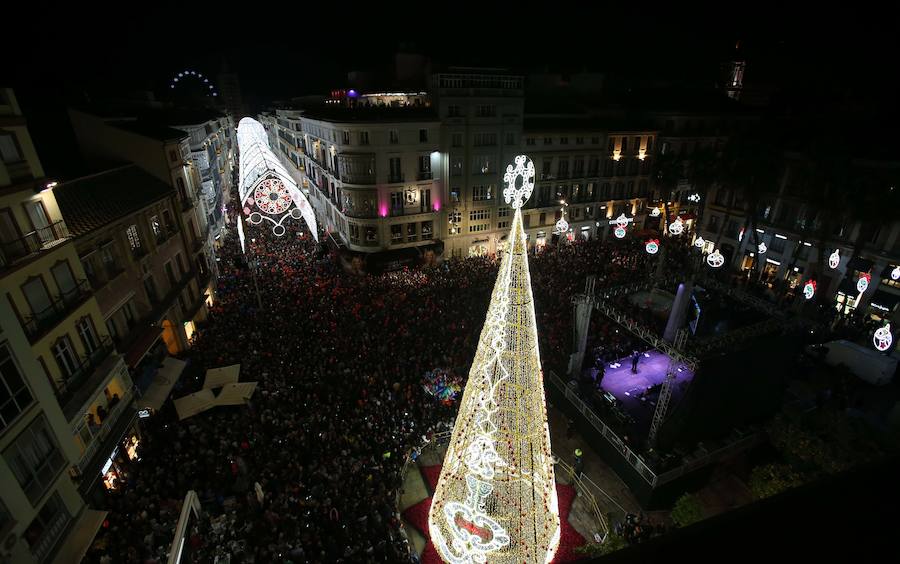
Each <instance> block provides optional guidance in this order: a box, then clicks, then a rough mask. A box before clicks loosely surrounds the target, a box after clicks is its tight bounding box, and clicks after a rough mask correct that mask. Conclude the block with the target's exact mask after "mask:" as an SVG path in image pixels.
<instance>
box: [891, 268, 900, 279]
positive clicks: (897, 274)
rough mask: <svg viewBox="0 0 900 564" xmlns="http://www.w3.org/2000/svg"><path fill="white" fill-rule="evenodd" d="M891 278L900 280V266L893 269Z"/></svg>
mask: <svg viewBox="0 0 900 564" xmlns="http://www.w3.org/2000/svg"><path fill="white" fill-rule="evenodd" d="M891 280H900V266H895V267H894V270H892V271H891Z"/></svg>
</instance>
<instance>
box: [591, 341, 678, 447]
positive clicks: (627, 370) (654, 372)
mask: <svg viewBox="0 0 900 564" xmlns="http://www.w3.org/2000/svg"><path fill="white" fill-rule="evenodd" d="M668 366H669V357H668V356H667V355H665V354H663V353H661V352H659V351H656V350H649V351H645V352H642V353H641V358H640V361H639V362H638V368H637V373H636V374H635V373H632V372H631V356H627V357H625V358H621V359H619V360H617V361H615V362H611V363H607V364H606V374H605V375H604V376H603V381H602V382H601V383H600V393H599V394H598V395H600V396H601V397H600V398H599V399H601V400H602V396H603V395H604V394H605V393H606V392H608V393H610V394H612V395H613V396H615V399H616V400H618V402H619V408H620V409H621V410H622V411H624V412H625V413H627V414H628V415H629V416H630V417H631V418H632V420H633V421H634V429H633V430H634V431H636V432H637V433H638V434H639V436H644V435H646V433H647V432H648V431H649V429H650V422H651V421H652V419H653V410H654V409H656V400H657V398H658V397H659V388H658V387H657V388H655V389H653V391H652V392H648V393H647V394H646V395H644V392H647V391H648V390H649V389H650V388H653V386H657V385H661V384H662V383H663V380H665V378H666V370H667V368H668ZM589 370H590V377H591V380H592V381H595V378H596V376H597V369H596V368H591V369H589ZM693 377H694V373H693V372H692V371H691V370H690V369H688V368H687V367H686V366H678V367H677V371H676V373H675V386H674V387H673V389H672V400H671V402H672V403H670V404H669V408H670V409H671V407H672V404H673V403H675V402H677V401H678V400H679V399H680V398H681V395H682V390H683V389H684V388H686V386H687V383H688V382H690V381H691V379H692V378H693ZM604 401H605V400H604Z"/></svg>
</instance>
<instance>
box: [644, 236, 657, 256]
mask: <svg viewBox="0 0 900 564" xmlns="http://www.w3.org/2000/svg"><path fill="white" fill-rule="evenodd" d="M644 249H646V251H647V252H648V253H649V254H651V255H655V254H656V253H658V252H659V239H650V240H649V241H647V242H646V243H645V244H644Z"/></svg>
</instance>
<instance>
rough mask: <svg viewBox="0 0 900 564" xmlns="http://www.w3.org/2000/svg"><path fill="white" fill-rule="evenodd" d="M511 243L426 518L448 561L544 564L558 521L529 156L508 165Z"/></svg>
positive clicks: (554, 542) (551, 549) (555, 541)
mask: <svg viewBox="0 0 900 564" xmlns="http://www.w3.org/2000/svg"><path fill="white" fill-rule="evenodd" d="M504 180H505V181H506V183H507V187H506V189H505V190H504V191H503V194H504V198H505V200H506V203H507V204H509V205H510V207H511V208H513V210H514V216H513V221H512V229H511V233H510V235H509V245H507V247H506V250H505V251H504V254H503V259H502V261H501V264H500V272H499V273H498V275H497V281H496V283H495V284H494V291H493V294H492V295H491V303H490V305H489V306H488V313H487V319H486V320H485V323H484V327H483V328H482V330H481V337H480V339H479V342H478V350H477V351H476V353H475V360H474V362H473V363H472V368H471V370H470V371H469V381H468V383H467V384H466V389H465V392H464V393H463V398H462V402H461V404H460V408H459V413H458V415H457V417H456V424H455V425H454V427H453V435H452V437H451V440H450V446H449V448H448V449H447V454H446V457H445V459H444V465H443V467H442V468H441V475H440V479H439V481H438V485H437V488H436V490H435V493H434V502H433V504H432V506H431V511H430V513H429V515H428V528H429V531H430V534H431V538H432V540H433V541H434V544H435V546H436V548H437V550H438V553H439V554H440V556H441V558H443V559H444V560H445V561H447V562H492V563H494V562H503V563H522V562H525V563H538V562H540V563H544V562H548V561H550V560H551V559H552V557H553V554H554V553H555V552H556V547H557V546H558V544H559V535H560V520H559V507H558V501H557V495H556V485H555V480H554V473H553V463H552V459H551V457H552V455H551V451H550V432H549V429H548V426H547V406H546V402H545V399H544V384H543V374H542V372H541V358H540V353H539V351H538V339H537V327H536V324H535V315H534V299H533V296H532V291H531V275H530V273H529V269H528V254H527V245H526V240H525V231H524V229H523V227H522V210H521V207H522V205H523V203H524V202H525V200H526V199H527V198H528V196H529V195H530V194H531V191H532V190H533V188H534V164H533V163H532V162H531V161H530V160H528V159H527V158H526V157H525V156H518V157H516V159H515V167H513V166H512V165H510V166H508V167H507V172H506V175H505V176H504Z"/></svg>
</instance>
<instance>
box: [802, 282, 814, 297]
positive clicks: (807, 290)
mask: <svg viewBox="0 0 900 564" xmlns="http://www.w3.org/2000/svg"><path fill="white" fill-rule="evenodd" d="M815 295H816V281H815V280H807V281H806V284H804V285H803V297H804V298H806V299H807V300H811V299H813V296H815Z"/></svg>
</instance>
